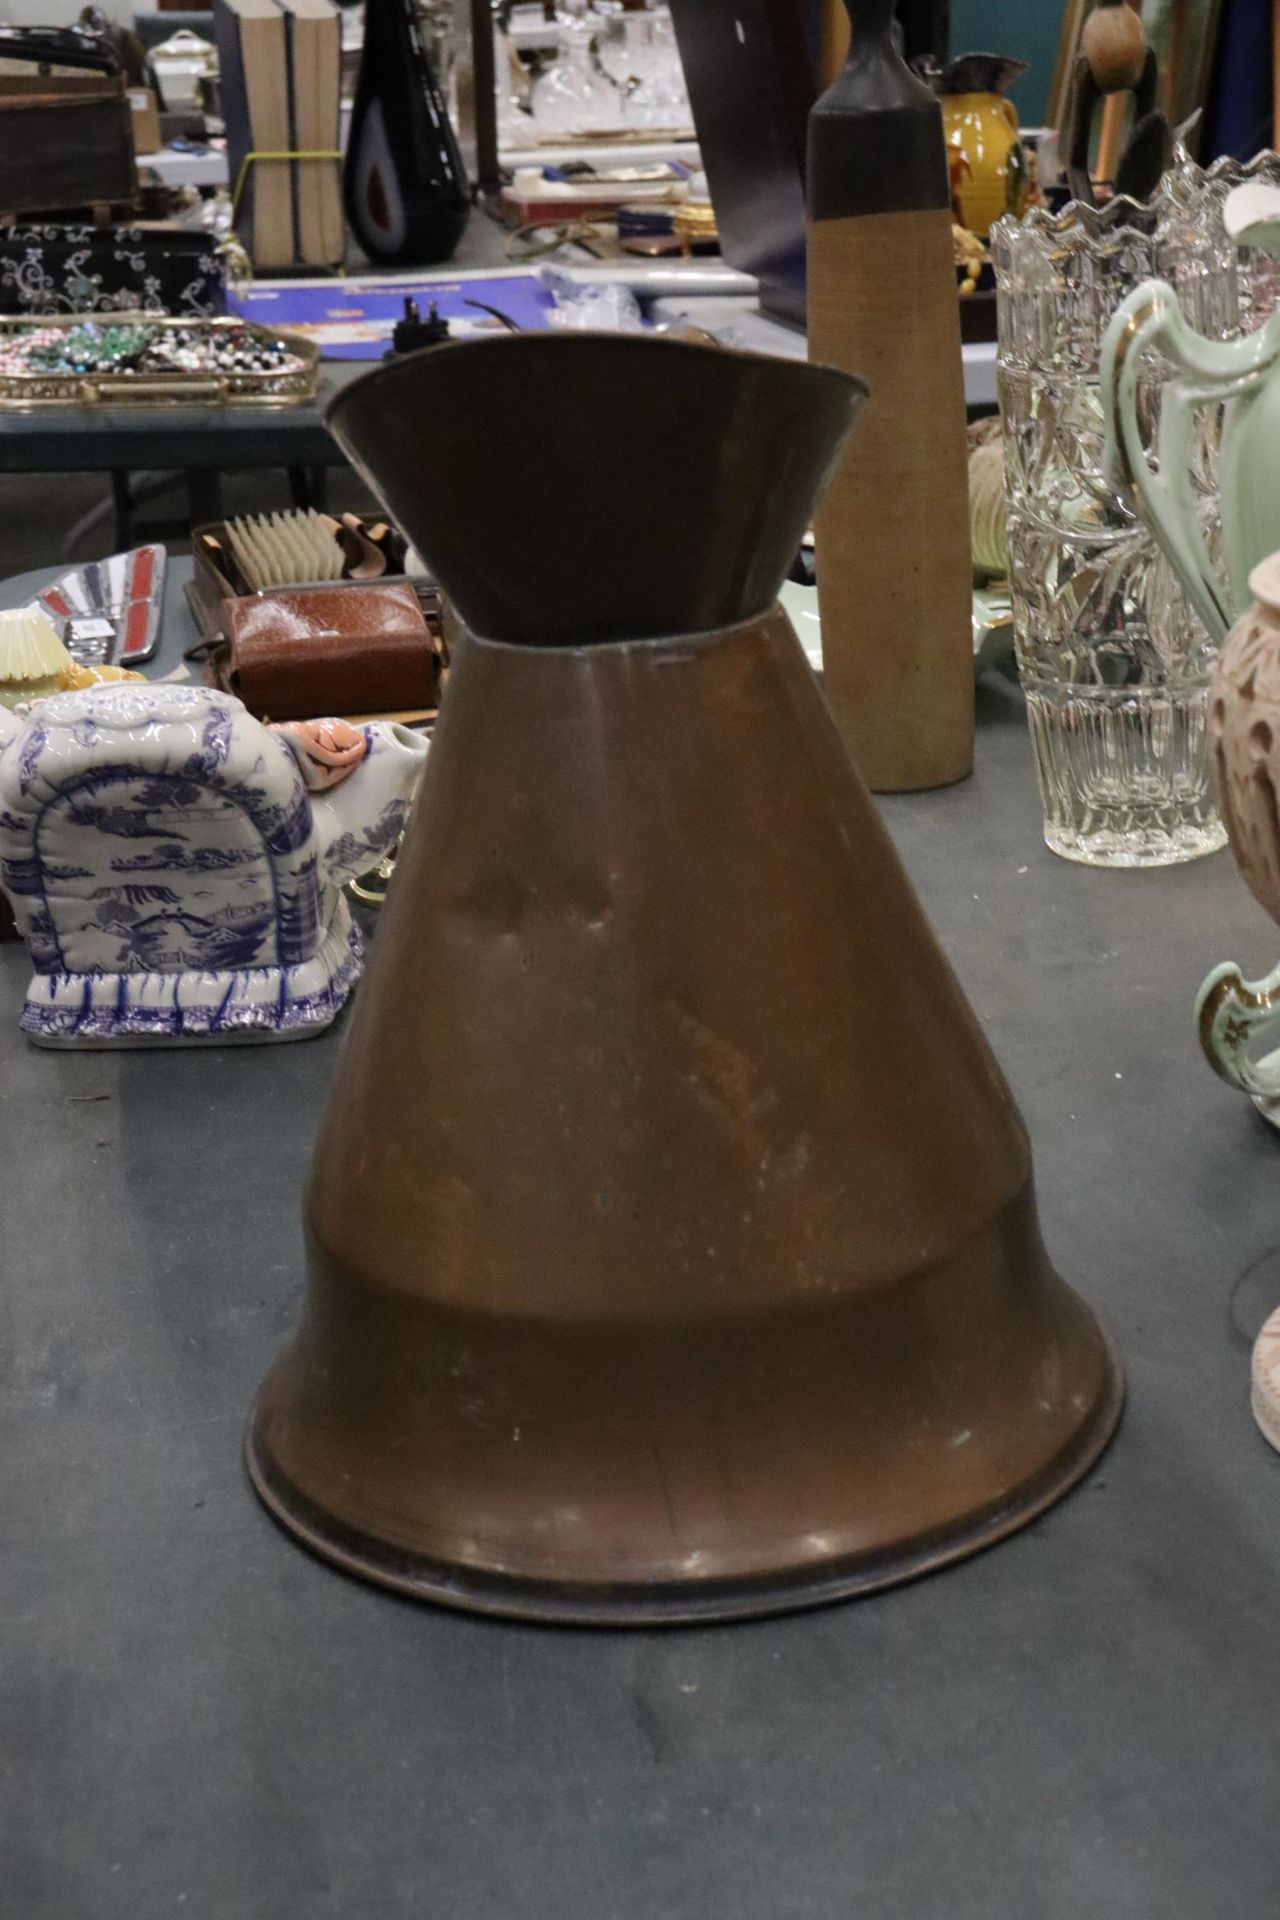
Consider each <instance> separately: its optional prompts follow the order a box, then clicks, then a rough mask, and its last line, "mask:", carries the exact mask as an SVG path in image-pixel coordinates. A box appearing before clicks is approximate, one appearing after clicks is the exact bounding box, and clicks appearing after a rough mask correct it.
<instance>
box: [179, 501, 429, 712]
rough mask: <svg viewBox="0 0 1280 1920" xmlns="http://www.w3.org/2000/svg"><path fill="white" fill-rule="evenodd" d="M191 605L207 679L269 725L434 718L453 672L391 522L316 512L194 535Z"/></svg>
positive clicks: (423, 585)
mask: <svg viewBox="0 0 1280 1920" xmlns="http://www.w3.org/2000/svg"><path fill="white" fill-rule="evenodd" d="M193 543H194V558H195V566H194V573H193V578H192V581H191V584H190V586H189V587H188V588H187V598H188V601H189V604H190V606H191V610H192V613H193V615H194V617H195V621H196V625H197V627H198V629H199V631H200V633H201V636H202V640H201V644H200V646H199V648H197V649H196V650H195V651H196V652H197V653H198V654H200V655H202V656H203V657H204V659H205V662H206V665H205V677H206V679H207V680H209V681H210V683H211V684H213V685H216V686H220V687H224V688H225V689H226V690H227V691H228V692H230V693H234V694H235V695H237V697H238V698H239V699H241V700H243V701H244V703H245V705H246V706H247V707H248V708H249V710H250V712H251V713H254V714H256V715H257V716H258V717H259V718H263V719H270V720H299V719H312V718H314V717H315V716H316V715H318V714H331V713H332V714H340V715H342V716H344V717H346V718H355V719H367V718H370V717H372V716H386V715H395V716H396V717H397V718H399V719H409V720H413V719H425V718H429V717H430V716H431V715H432V714H433V713H434V711H435V709H436V707H437V706H438V704H439V698H440V691H441V688H442V685H443V679H444V674H445V671H446V666H447V655H446V649H445V643H444V639H443V634H442V630H441V619H440V598H439V594H438V593H437V591H436V589H435V588H434V586H432V585H431V584H429V583H428V582H426V581H424V580H413V579H410V578H409V577H408V576H407V575H406V573H405V563H406V559H407V557H408V556H407V548H406V544H405V541H404V539H403V537H402V536H401V535H400V533H399V532H398V531H397V530H396V529H395V528H394V527H392V526H391V525H390V524H389V523H388V522H387V521H386V520H384V519H378V518H376V517H374V516H372V515H365V516H361V515H359V514H354V513H345V514H343V515H342V517H341V518H340V519H337V518H334V517H333V516H332V515H329V514H324V513H316V512H314V511H307V512H303V511H296V512H289V513H271V514H255V515H250V516H245V517H244V518H240V519H230V520H223V521H218V522H216V523H215V524H214V525H212V526H205V527H197V528H196V529H195V532H194V535H193Z"/></svg>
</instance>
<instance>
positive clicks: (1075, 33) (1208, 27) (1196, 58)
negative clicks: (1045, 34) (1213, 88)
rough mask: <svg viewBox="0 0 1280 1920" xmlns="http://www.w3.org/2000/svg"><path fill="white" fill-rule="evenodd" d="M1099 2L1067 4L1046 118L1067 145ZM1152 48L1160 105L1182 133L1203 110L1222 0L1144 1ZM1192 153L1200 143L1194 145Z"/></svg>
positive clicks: (1142, 8) (1069, 1) (1071, 0)
mask: <svg viewBox="0 0 1280 1920" xmlns="http://www.w3.org/2000/svg"><path fill="white" fill-rule="evenodd" d="M1093 4H1094V0H1065V5H1064V7H1063V13H1062V31H1061V33H1060V34H1059V36H1058V53H1057V58H1056V59H1055V61H1054V63H1053V78H1052V79H1051V81H1050V83H1049V99H1048V107H1047V110H1046V114H1045V118H1046V120H1047V122H1048V124H1049V125H1050V126H1051V127H1056V128H1057V129H1058V134H1059V137H1060V138H1061V139H1062V140H1063V141H1064V142H1065V141H1066V139H1067V137H1068V133H1069V129H1068V125H1067V122H1068V118H1069V115H1070V112H1071V92H1072V82H1073V80H1074V77H1075V66H1076V56H1077V54H1078V52H1079V50H1080V34H1081V31H1082V29H1083V27H1084V23H1085V20H1086V19H1087V18H1088V16H1089V14H1090V12H1091V11H1092V9H1093ZM1137 11H1138V12H1139V13H1141V15H1142V24H1143V26H1144V27H1145V28H1146V32H1147V41H1148V44H1149V45H1150V46H1151V47H1152V48H1153V49H1154V51H1155V56H1156V60H1157V61H1158V63H1159V69H1160V79H1159V94H1158V98H1159V103H1160V107H1161V110H1162V112H1163V113H1164V115H1165V118H1166V119H1167V120H1168V122H1169V125H1170V128H1171V129H1174V130H1176V129H1177V128H1178V127H1180V126H1181V125H1182V123H1183V121H1184V120H1186V119H1188V118H1189V117H1190V115H1191V114H1193V113H1194V112H1195V110H1196V108H1197V107H1203V106H1204V103H1205V96H1206V95H1207V93H1208V91H1209V76H1210V74H1211V73H1212V70H1213V56H1214V52H1215V49H1216V47H1217V41H1218V24H1219V20H1220V18H1221V14H1222V0H1141V5H1140V6H1139V7H1138V9H1137ZM1190 144H1191V147H1192V150H1193V151H1194V148H1195V139H1194V136H1192V138H1191V141H1190Z"/></svg>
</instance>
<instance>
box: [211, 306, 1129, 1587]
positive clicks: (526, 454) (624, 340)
mask: <svg viewBox="0 0 1280 1920" xmlns="http://www.w3.org/2000/svg"><path fill="white" fill-rule="evenodd" d="M863 397H864V393H863V389H862V388H861V387H860V386H859V384H858V383H857V382H856V381H854V380H851V379H849V378H847V377H846V376H844V375H843V374H838V373H833V372H832V371H830V370H829V369H826V368H819V367H810V366H806V365H803V364H794V363H787V362H784V361H781V360H772V359H764V358H756V357H753V356H750V355H746V354H736V353H728V352H724V351H721V350H720V349H717V348H711V347H704V346H695V345H691V344H685V343H681V342H675V341H663V340H652V339H650V340H646V339H643V338H637V337H635V336H627V335H612V336H610V335H589V334H564V335H559V334H543V335H527V334H526V335H509V336H504V337H501V338H496V339H491V340H484V341H480V342H466V343H462V344H459V345H447V346H442V347H437V348H434V349H430V350H428V351H427V352H425V353H422V354H420V355H416V356H413V357H411V358H406V359H403V360H400V361H398V362H391V363H388V364H387V365H386V366H385V367H383V368H381V369H379V370H378V371H376V372H374V373H372V374H370V375H369V376H368V377H367V378H365V379H363V380H361V381H359V382H357V383H356V384H354V385H353V386H351V387H349V388H348V389H347V390H346V392H345V393H344V394H343V395H342V396H341V397H340V398H339V399H338V400H337V401H336V402H335V404H334V406H333V408H332V410H331V413H330V421H331V424H332V426H333V429H334V432H335V433H336V435H337V437H338V439H339V441H340V442H341V443H342V445H343V447H344V448H345V449H346V450H347V452H348V453H349V454H350V455H351V457H352V459H353V460H354V462H355V464H356V465H357V466H358V467H359V468H360V469H361V471H362V472H363V473H364V474H365V476H366V477H367V478H368V479H369V481H370V482H371V483H372V484H373V485H374V486H375V487H376V488H377V490H378V491H379V493H380V494H381V496H382V498H383V499H384V500H385V502H386V504H387V506H388V507H389V508H390V510H391V512H392V514H393V515H394V516H395V518H396V519H397V520H398V521H399V522H400V524H401V525H402V526H403V527H404V529H405V531H406V532H407V533H408V534H409V536H410V537H411V538H412V539H413V541H414V543H415V544H416V545H417V546H418V548H419V549H420V550H421V552H422V553H423V554H424V555H425V557H426V559H427V561H428V563H429V564H430V565H431V566H432V567H433V568H434V569H435V571H436V572H437V574H438V576H439V579H440V582H441V584H442V586H443V588H444V590H445V592H446V594H447V595H448V597H449V599H450V601H451V603H452V605H453V607H454V609H455V610H456V613H457V616H458V618H459V620H460V622H461V623H463V625H464V627H465V629H466V631H465V632H463V633H461V634H460V635H459V636H458V640H457V644H456V646H455V649H454V656H453V658H454V666H453V671H452V675H451V678H450V683H449V690H448V694H447V697H446V699H445V703H444V711H443V714H442V717H441V720H440V723H439V726H438V728H437V730H436V736H435V741H434V744H433V746H432V749H431V754H430V758H429V760H428V763H427V771H426V774H425V778H424V782H423V786H422V788H421V791H420V795H419V798H418V801H417V804H416V807H415V811H414V815H413V819H412V822H411V824H410V827H409V831H408V834H407V836H406V839H405V844H404V847H403V849H402V852H401V855H400V858H399V861H398V865H397V871H396V875H395V880H394V883H393V885H392V887H391V890H390V896H389V899H388V902H387V906H386V908H385V909H384V912H383V916H382V921H381V924H380V926H379V928H378V933H377V939H376V942H375V944H374V949H373V956H372V961H371V963H370V965H369V968H368V971H367V974H366V977H365V980H364V983H363V985H362V986H361V989H360V994H359V998H358V1002H357V1005H356V1008H355V1013H354V1017H353V1019H352V1021H351V1025H350V1029H349V1031H348V1033H347V1036H346V1043H345V1050H344V1052H343V1054H342V1057H341V1060H340V1062H339V1064H338V1067H337V1071H336V1076H335V1081H334V1085H333V1089H332V1092H331V1095H330V1099H329V1104H328V1108H327V1111H326V1114H325V1117H324V1121H323V1124H322V1126H321V1129H320V1135H319V1139H318V1141H317V1144H316V1149H315V1156H314V1159H313V1162H312V1168H311V1175H310V1181H309V1186H308V1192H307V1197H306V1207H305V1215H306V1230H307V1243H308V1253H309V1261H310V1285H309V1290H308V1296H307V1305H306V1312H305V1317H304V1321H303V1325H302V1328H301V1331H300V1332H299V1334H298V1336H297V1338H296V1339H295V1340H294V1342H293V1344H292V1345H291V1346H290V1347H289V1348H288V1350H287V1351H286V1352H285V1354H284V1355H283V1357H282V1358H281V1359H280V1360H279V1362H278V1363H277V1365H276V1367H275V1368H274V1370H273V1371H272V1373H271V1374H270V1376H269V1377H268V1379H267V1381H266V1384H265V1385H264V1387H263V1389H262V1392H261V1394H260V1396H259V1399H258V1402H257V1405H256V1407H255V1409H254V1413H253V1416H252V1421H251V1425H250V1432H249V1439H248V1459H249V1467H250V1471H251V1473H252V1476H253V1480H254V1484H255V1486H256V1487H257V1489H258V1492H259V1493H260V1494H261V1496H262V1498H263V1500H264V1501H265V1502H266V1504H267V1506H268V1507H269V1508H270V1509H271V1511H272V1512H273V1513H274V1514H275V1516H276V1517H277V1518H278V1519H279V1520H281V1521H282V1522H283V1523H284V1525H285V1526H287V1527H289V1528H291V1529H292V1530H293V1532H294V1533H296V1534H297V1535H298V1536H299V1537H300V1538H301V1539H302V1540H303V1541H305V1542H306V1543H307V1545H309V1546H311V1547H312V1548H314V1549H315V1550H316V1551H317V1552H319V1553H321V1554H324V1555H325V1556H327V1557H328V1558H329V1559H331V1560H334V1561H336V1562H337V1563H338V1564H339V1565H340V1566H343V1567H345V1568H347V1569H348V1570H350V1571H351V1572H354V1573H359V1574H363V1575H365V1576H367V1577H368V1578H370V1579H373V1580H377V1581H381V1582H383V1583H384V1584H385V1585H387V1586H390V1587H394V1588H397V1589H399V1590H400V1591H401V1592H403V1593H408V1594H414V1595H419V1596H421V1597H423V1598H429V1599H435V1600H441V1601H446V1602H449V1603H451V1604H454V1605H458V1606H467V1607H475V1608H480V1609H483V1610H486V1611H489V1612H493V1613H509V1614H524V1615H530V1616H541V1617H545V1618H549V1619H561V1620H580V1621H620V1622H635V1623H642V1622H649V1621H668V1620H682V1619H716V1618H727V1617H730V1616H733V1615H740V1614H751V1613H763V1612H767V1611H771V1610H778V1609H780V1608H784V1607H791V1606H801V1605H805V1604H809V1603H811V1602H814V1601H819V1600H827V1599H832V1598H835V1597H837V1596H840V1595H844V1594H851V1593H857V1592H863V1591H866V1590H868V1589H870V1588H873V1587H879V1586H884V1585H887V1584H888V1583H890V1582H892V1581H897V1580H903V1579H906V1578H908V1577H909V1576H910V1575H912V1574H917V1573H921V1572H924V1571H925V1570H927V1569H929V1568H931V1567H936V1566H939V1565H941V1564H942V1563H944V1562H946V1561H948V1560H953V1559H955V1558H957V1557H958V1556H959V1555H961V1554H965V1553H968V1552H971V1551H972V1550H973V1549H975V1548H977V1547H980V1546H983V1545H985V1544H986V1543H987V1542H989V1541H991V1540H995V1539H998V1538H999V1537H1000V1536H1001V1535H1002V1534H1005V1533H1008V1532H1009V1531H1010V1530H1011V1529H1012V1528H1014V1527H1016V1526H1019V1525H1021V1524H1022V1523H1023V1522H1024V1521H1027V1520H1029V1519H1030V1518H1031V1517H1032V1516H1033V1515H1034V1514H1036V1513H1038V1512H1039V1511H1040V1510H1041V1509H1042V1508H1044V1507H1045V1506H1047V1505H1048V1503H1049V1502H1050V1501H1052V1500H1054V1499H1056V1498H1057V1497H1058V1495H1060V1494H1061V1493H1063V1492H1064V1491H1065V1490H1066V1489H1067V1488H1068V1487H1069V1486H1070V1485H1071V1484H1072V1483H1073V1482H1074V1481H1075V1480H1077V1479H1078V1478H1079V1476H1080V1475H1081V1474H1082V1473H1084V1472H1085V1470H1086V1469H1087V1468H1088V1467H1089V1466H1090V1464H1091V1463H1092V1462H1093V1461H1094V1459H1095V1458H1096V1457H1097V1455H1098V1454H1099V1453H1100V1452H1101V1450H1102V1448H1103V1447H1104V1446H1105V1444H1106V1442H1107V1440H1108V1438H1109V1437H1110V1435H1111V1432H1112V1430H1113V1428H1114V1426H1115V1423H1116V1419H1117V1417H1118V1414H1119V1407H1120V1400H1121V1392H1122V1389H1121V1376H1120V1371H1119V1368H1118V1366H1117V1364H1116V1360H1115V1357H1114V1354H1113V1353H1112V1351H1111V1349H1110V1348H1109V1346H1108V1344H1107V1342H1106V1341H1105V1339H1104V1338H1103V1336H1102V1334H1101V1333H1100V1332H1099V1329H1098V1327H1097V1325H1096V1323H1095V1321H1094V1320H1093V1317H1092V1315H1091V1314H1090V1313H1089V1312H1088V1310H1087V1309H1086V1308H1085V1307H1084V1305H1083V1304H1082V1303H1081V1301H1080V1300H1079V1299H1077V1297H1076V1296H1075V1294H1074V1293H1072V1292H1071V1291H1070V1289H1069V1288H1068V1287H1066V1286H1065V1285H1064V1284H1063V1282H1062V1281H1061V1280H1059V1279H1058V1277H1057V1275H1056V1274H1055V1273H1054V1271H1053V1269H1052V1267H1051V1266H1050V1265H1049V1263H1048V1260H1047V1258H1046V1256H1045V1253H1044V1250H1043V1248H1042V1246H1041V1242H1040V1233H1039V1228H1038V1225H1037V1220H1036V1210H1035V1202H1034V1199H1033V1194H1032V1176H1031V1159H1030V1153H1029V1149H1028V1143H1027V1138H1026V1134H1025V1132H1024V1130H1023V1126H1022V1122H1021V1120H1020V1118H1019V1115H1018V1113H1017V1110H1016V1109H1015V1107H1014V1104H1013V1101H1012V1099H1011V1097H1010V1095H1009V1091H1008V1089H1007V1087H1006V1086H1005V1083H1004V1081H1003V1079H1002V1078H1001V1075H1000V1071H999V1069H998V1067H997V1066H996V1063H995V1060H994V1059H993V1057H992V1055H991V1053H990V1051H989V1049H988V1047H987V1045H986V1042H985V1040H984V1039H983V1036H982V1034H981V1032H980V1031H979V1029H978V1026H977V1023H976V1022H975V1020H974V1017H973V1015H972V1013H971V1012H970V1010H969V1007H968V1005H967V1003H966V1001H965V998H964V996H963V994H962V993H961V991H960V988H959V986H958V985H957V983H956V981H955V979H954V978H953V976H952V974H951V972H950V969H949V968H948V966H947V963H946V961H945V960H944V958H943V956H942V953H941V952H940V950H939V948H938V945H937V943H936V941H935V940H934V937H933V935H932V933H931V931H930V929H929V926H928V924H927V922H926V921H925V919H924V916H923V914H922V912H921V910H920V907H919V905H918V903H917V901H916V898H915V896H914V894H913V892H912V890H911V887H910V884H909V883H908V881H907V879H906V877H905V875H904V874H903V872H902V869H901V867H900V866H899V864H898V861H897V858H896V856H895V854H894V852H893V849H892V847H891V845H890V842H889V840H888V837H887V835H886V834H885V832H884V829H883V828H882V826H881V824H880V820H879V817H878V815H877V813H876V811H875V808H874V806H873V805H872V803H871V801H870V800H869V799H868V796H867V792H866V789H865V787H864V786H863V784H862V781H861V780H860V778H859V776H858V775H857V773H856V772H855V771H854V769H853V767H852V766H851V764H850V762H849V760H848V757H847V755H846V753H845V750H844V748H843V746H842V745H841V743H840V739H839V736H838V734H837V732H836V729H835V727H834V725H833V723H832V720H831V718H830V715H829V714H828V712H827V709H826V706H825V704H824V702H823V697H822V694H821V692H820V690H819V687H818V684H817V682H816V681H815V679H814V678H813V675H812V674H811V673H810V671H809V668H808V666H807V665H806V663H805V660H804V656H803V654H802V652H801V650H800V647H799V645H798V643H797V641H796V639H795V636H794V635H793V633H792V631H791V628H790V626H789V625H788V623H787V620H786V618H785V616H784V615H783V614H782V613H781V612H780V611H779V610H778V609H777V607H776V606H775V604H774V602H775V596H776V594H777V591H778V588H779V585H780V583H781V581H782V578H783V574H784V570H785V568H786V565H787V563H788V561H789V560H790V558H791V556H792V555H793V553H794V552H795V551H796V548H797V546H798V543H799V540H800V537H801V534H802V531H803V529H804V527H805V525H806V522H807V520H808V517H809V514H810V511H811V508H812V504H813V500H814V497H815V495H816V493H817V491H818V490H819V488H820V486H821V484H822V481H823V479H824V477H825V475H826V474H827V473H828V472H829V470H830V468H831V465H832V462H833V460H834V458H835V456H836V454H837V452H838V451H839V449H840V446H841V443H842V442H843V440H844V437H845V435H846V433H847V431H848V428H849V426H850V423H851V421H852V419H853V416H854V415H855V413H856V412H857V410H858V407H859V406H860V404H861V401H862V399H863ZM480 636H484V637H483V638H482V637H480ZM655 636H656V637H655Z"/></svg>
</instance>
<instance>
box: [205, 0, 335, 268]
mask: <svg viewBox="0 0 1280 1920" xmlns="http://www.w3.org/2000/svg"><path fill="white" fill-rule="evenodd" d="M214 27H215V34H216V38H217V43H218V66H219V72H220V74H221V84H222V107H223V117H224V119H225V121H226V128H227V159H228V162H229V165H230V169H231V181H232V188H233V191H235V190H236V189H237V187H238V189H239V191H238V198H237V200H236V220H235V224H236V232H237V233H238V234H239V236H240V238H241V240H242V241H243V242H244V245H245V249H246V251H247V252H248V254H249V257H250V259H251V260H252V261H253V264H254V266H255V267H256V268H258V269H260V270H263V271H266V270H272V269H278V268H281V267H334V266H339V265H341V262H342V256H343V224H342V193H341V176H340V166H339V163H338V162H337V161H336V160H335V159H333V158H316V157H312V158H308V157H307V156H308V155H311V156H317V155H332V154H334V153H336V151H337V147H338V117H339V82H340V72H341V66H342V31H341V25H340V20H339V14H338V9H337V7H336V6H334V5H333V0H216V6H215V17H214ZM255 154H256V155H258V156H266V155H276V156H280V155H287V156H289V157H288V158H280V157H276V158H274V159H272V158H264V157H259V158H257V159H251V158H250V156H251V155H255Z"/></svg>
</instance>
